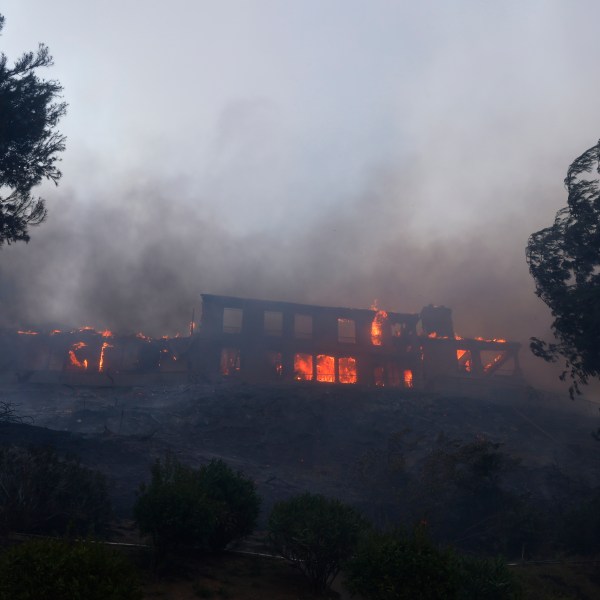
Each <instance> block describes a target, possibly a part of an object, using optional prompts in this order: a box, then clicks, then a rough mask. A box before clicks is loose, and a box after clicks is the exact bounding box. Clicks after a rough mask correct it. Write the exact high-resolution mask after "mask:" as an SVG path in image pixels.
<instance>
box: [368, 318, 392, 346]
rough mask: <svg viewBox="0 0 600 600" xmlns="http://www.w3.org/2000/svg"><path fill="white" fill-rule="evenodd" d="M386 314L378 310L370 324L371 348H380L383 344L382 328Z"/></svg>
mask: <svg viewBox="0 0 600 600" xmlns="http://www.w3.org/2000/svg"><path fill="white" fill-rule="evenodd" d="M387 318H388V314H387V313H386V312H385V310H378V311H377V312H376V313H375V316H374V317H373V322H372V323H371V343H372V344H373V346H381V345H382V343H383V327H384V325H385V322H386V321H387Z"/></svg>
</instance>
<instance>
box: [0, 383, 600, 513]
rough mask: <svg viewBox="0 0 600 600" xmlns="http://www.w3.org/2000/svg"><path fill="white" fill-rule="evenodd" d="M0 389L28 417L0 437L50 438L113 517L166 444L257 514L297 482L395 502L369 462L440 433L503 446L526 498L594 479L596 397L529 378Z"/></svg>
mask: <svg viewBox="0 0 600 600" xmlns="http://www.w3.org/2000/svg"><path fill="white" fill-rule="evenodd" d="M0 399H2V400H3V401H7V402H11V403H13V404H14V405H15V406H16V407H17V411H18V412H19V413H20V414H21V415H28V416H31V417H32V418H33V419H34V425H33V426H30V425H24V424H23V425H3V426H2V427H0V444H10V443H19V444H50V445H53V446H55V447H56V448H57V449H59V450H60V451H64V452H70V453H73V454H76V455H78V456H79V457H80V458H81V460H82V462H83V463H84V464H85V465H87V466H89V467H93V468H97V469H99V470H100V471H102V472H103V473H105V474H106V476H107V477H108V480H109V482H110V485H111V494H112V498H113V503H114V508H115V512H116V514H117V515H118V516H120V517H128V516H129V515H130V510H131V506H132V504H133V501H134V499H135V492H136V490H137V488H138V486H139V484H140V482H142V481H145V480H148V478H149V467H150V465H151V464H152V463H153V462H154V460H155V459H157V458H159V457H162V456H164V454H165V452H166V451H172V452H174V453H176V455H177V456H178V457H179V458H180V460H182V461H184V462H186V463H190V464H200V463H203V462H207V461H208V460H210V459H211V458H215V457H218V458H222V459H224V460H225V461H226V462H227V463H228V464H230V465H231V466H232V467H234V468H236V469H240V470H242V471H243V472H244V473H246V474H247V475H249V476H250V477H252V478H253V479H254V480H255V481H256V483H257V486H258V490H259V492H260V494H261V495H262V496H263V498H264V503H263V517H264V516H265V515H266V514H268V510H269V509H270V507H271V506H272V504H273V502H274V501H275V500H277V499H281V498H285V497H288V496H290V495H292V494H295V493H299V492H303V491H307V490H308V491H312V492H320V493H323V494H326V495H328V496H335V497H338V498H340V499H342V500H344V501H346V502H349V503H351V504H354V505H356V506H359V507H361V508H362V509H363V510H364V511H365V512H366V513H368V514H370V515H376V514H378V512H381V511H380V509H381V507H382V506H385V505H389V504H390V503H392V504H393V502H394V499H393V498H391V497H389V495H388V496H386V493H387V492H386V493H384V491H383V488H384V487H385V482H383V481H382V480H380V479H378V474H377V473H375V471H381V473H383V475H382V476H383V477H385V468H383V469H379V467H380V466H381V464H378V463H384V462H386V461H389V458H390V453H394V454H395V456H399V455H402V464H403V468H405V469H407V470H408V471H411V470H412V471H413V472H417V471H418V470H419V468H420V465H421V461H422V459H423V457H424V456H426V455H427V454H428V453H429V452H431V450H432V449H433V448H434V447H435V445H436V440H438V439H439V436H440V435H441V434H442V435H444V436H446V438H449V439H460V440H464V441H467V442H468V441H473V440H475V439H481V438H485V439H489V440H491V441H493V442H500V443H502V450H503V451H504V452H506V453H507V454H509V455H511V456H513V457H515V458H518V459H519V460H520V466H519V469H517V470H516V471H515V473H514V474H513V476H512V480H511V482H510V485H511V486H513V487H514V488H515V489H517V490H520V491H523V492H526V493H527V494H529V495H531V496H532V497H534V498H535V497H539V498H545V499H548V498H550V497H551V496H552V495H553V494H556V493H557V492H556V490H557V481H559V480H560V482H561V483H560V486H562V488H564V489H563V491H562V493H564V494H568V493H569V489H573V486H579V485H582V486H596V485H598V484H600V461H598V455H599V452H600V442H597V441H596V440H595V439H594V438H593V437H592V435H591V433H592V432H593V431H595V430H596V429H597V428H598V426H599V423H598V421H599V415H598V413H597V408H595V407H593V406H588V405H585V404H582V403H581V402H580V403H579V404H578V405H572V404H570V401H569V400H568V399H564V400H558V401H557V400H556V399H552V398H550V397H549V396H547V395H544V394H541V393H539V392H535V391H533V390H531V389H529V390H525V389H521V390H519V391H513V392H510V391H505V392H502V393H497V394H495V395H491V396H488V397H486V398H477V397H464V396H459V395H449V394H443V393H436V394H433V393H425V392H421V391H417V390H383V389H367V388H360V387H354V386H329V385H310V384H307V385H302V384H287V385H260V386H258V385H247V384H227V383H222V384H216V385H208V384H189V385H178V386H158V385H155V386H150V387H128V388H119V387H97V388H91V387H87V388H86V387H78V388H76V387H67V386H65V385H33V384H12V385H3V386H2V387H0ZM557 408H558V409H557ZM573 409H577V410H573ZM380 483H381V485H382V487H381V489H379V485H380ZM560 486H558V487H560ZM386 489H387V488H386ZM263 523H264V521H263Z"/></svg>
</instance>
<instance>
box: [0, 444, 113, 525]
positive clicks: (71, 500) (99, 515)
mask: <svg viewBox="0 0 600 600" xmlns="http://www.w3.org/2000/svg"><path fill="white" fill-rule="evenodd" d="M109 517H110V500H109V496H108V489H107V484H106V478H105V477H104V476H103V475H102V474H101V473H99V472H98V471H94V470H92V469H88V468H87V467H84V466H83V465H81V464H80V462H79V460H78V459H77V458H75V457H73V456H66V457H62V456H60V455H59V454H58V453H57V452H56V451H55V450H53V449H51V448H22V447H19V446H8V447H0V532H3V533H7V532H9V531H18V532H28V533H49V534H59V535H60V534H64V533H66V532H67V531H69V532H71V533H73V534H79V535H88V534H95V535H98V534H102V533H103V532H104V530H105V528H106V525H107V523H108V520H109Z"/></svg>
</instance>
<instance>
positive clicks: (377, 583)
mask: <svg viewBox="0 0 600 600" xmlns="http://www.w3.org/2000/svg"><path fill="white" fill-rule="evenodd" d="M345 569H346V570H345V574H346V584H347V586H348V589H349V590H350V591H351V592H352V593H353V594H360V595H362V596H363V597H364V598H365V599H366V600H413V599H414V598H419V599H420V600H438V599H441V598H444V599H445V600H446V599H447V600H452V599H456V598H457V595H458V592H459V589H460V563H459V560H458V558H457V557H456V555H455V554H454V553H453V552H452V551H450V550H441V549H439V548H437V547H436V546H435V545H434V544H432V542H431V541H430V540H429V539H428V537H427V536H426V535H425V532H424V531H423V529H421V528H418V529H416V530H415V531H414V532H413V533H412V534H408V533H406V532H404V531H401V530H395V531H392V532H390V533H381V532H377V531H372V532H369V533H368V534H367V535H366V536H364V537H363V539H362V540H361V543H360V544H359V546H358V548H357V550H356V553H355V554H354V556H353V557H352V558H351V559H350V560H349V561H348V562H347V564H346V567H345Z"/></svg>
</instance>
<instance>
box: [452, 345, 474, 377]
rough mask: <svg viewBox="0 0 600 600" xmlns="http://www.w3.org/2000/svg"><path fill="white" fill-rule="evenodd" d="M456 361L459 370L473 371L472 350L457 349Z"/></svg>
mask: <svg viewBox="0 0 600 600" xmlns="http://www.w3.org/2000/svg"><path fill="white" fill-rule="evenodd" d="M456 362H457V363H458V370H459V371H461V372H462V373H470V372H471V365H472V362H471V351H470V350H457V351H456Z"/></svg>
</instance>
